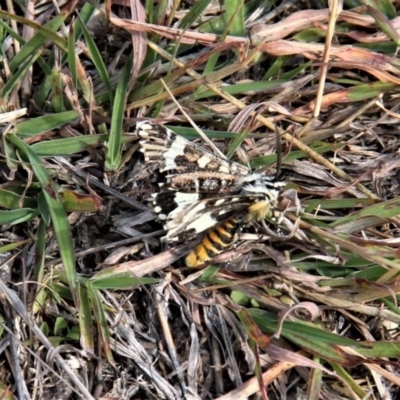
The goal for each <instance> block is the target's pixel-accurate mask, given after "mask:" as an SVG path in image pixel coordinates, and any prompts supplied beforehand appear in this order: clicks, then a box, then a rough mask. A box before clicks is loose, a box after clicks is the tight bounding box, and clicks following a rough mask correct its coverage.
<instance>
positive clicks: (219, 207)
mask: <svg viewBox="0 0 400 400" xmlns="http://www.w3.org/2000/svg"><path fill="white" fill-rule="evenodd" d="M136 130H137V134H138V136H139V137H140V138H141V140H140V147H141V151H142V152H143V153H144V158H145V162H146V164H147V165H149V166H153V167H154V168H155V169H156V171H158V172H159V173H160V179H164V181H163V182H159V185H160V190H159V191H158V192H157V193H155V194H154V195H153V208H154V211H155V212H156V213H157V214H158V217H159V219H160V220H161V221H163V223H164V228H165V229H166V230H167V234H166V236H165V237H164V238H163V240H164V241H165V242H167V243H174V242H182V241H186V240H191V239H193V238H195V237H196V236H197V235H198V234H201V233H205V235H204V238H203V241H202V242H201V243H200V244H199V245H198V246H197V247H196V249H195V250H194V251H193V252H192V253H191V254H189V256H188V257H187V260H186V262H187V264H188V265H189V264H196V263H204V262H205V261H207V260H208V259H210V258H212V257H213V256H215V255H217V254H219V253H221V252H222V251H223V250H224V249H225V248H227V247H229V246H230V245H231V244H232V243H233V242H234V241H235V240H237V236H238V230H239V228H240V227H241V226H244V225H249V224H251V223H253V222H257V221H261V220H262V219H264V218H265V217H267V218H270V219H272V220H275V221H277V222H279V221H278V220H279V219H280V214H279V212H278V211H277V210H276V207H277V204H278V197H279V194H280V192H281V190H282V188H283V187H284V186H285V182H283V181H281V180H279V179H277V178H276V177H274V176H269V175H265V174H259V173H254V172H252V171H251V170H250V169H249V168H246V167H244V166H242V165H240V164H237V163H235V162H232V161H229V160H226V159H223V158H221V157H219V156H216V155H214V154H212V153H211V152H209V151H208V150H206V149H204V148H203V147H201V146H199V145H197V144H195V143H192V142H190V141H188V140H186V139H184V138H182V137H181V136H178V135H176V134H175V133H174V132H172V131H171V130H170V129H167V128H165V127H163V126H160V125H156V124H153V123H151V122H149V121H143V122H139V123H138V124H137V127H136ZM199 246H200V247H199ZM202 246H203V247H202ZM191 255H192V257H191Z"/></svg>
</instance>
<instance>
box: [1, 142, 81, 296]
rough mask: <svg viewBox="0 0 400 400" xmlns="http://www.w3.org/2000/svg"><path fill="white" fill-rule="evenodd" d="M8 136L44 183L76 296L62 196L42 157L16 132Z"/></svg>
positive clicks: (43, 192) (61, 253) (62, 257)
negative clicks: (42, 161)
mask: <svg viewBox="0 0 400 400" xmlns="http://www.w3.org/2000/svg"><path fill="white" fill-rule="evenodd" d="M7 138H8V139H9V141H10V142H11V143H13V144H14V145H15V146H16V147H17V148H18V149H19V151H20V152H21V153H22V154H23V155H24V156H26V157H27V158H28V160H29V162H30V164H31V167H32V170H33V172H34V174H35V176H36V179H37V180H38V181H39V182H40V184H41V185H42V194H43V196H44V198H45V200H46V203H47V206H48V209H49V212H50V215H51V220H52V222H53V229H54V232H55V234H56V237H57V242H58V245H59V248H60V256H61V259H62V261H63V265H64V268H65V271H66V273H67V277H68V284H69V287H70V289H71V293H72V294H73V296H75V294H76V271H75V253H74V249H73V244H72V236H71V231H70V226H69V223H68V217H67V214H66V212H65V210H64V207H63V204H62V201H61V199H60V196H59V195H58V193H57V189H56V186H55V185H54V184H53V183H52V181H51V180H50V178H49V176H48V174H47V171H46V168H45V167H44V166H43V165H42V164H41V161H40V158H39V157H38V156H37V155H36V154H35V152H34V151H32V149H31V148H30V147H29V146H28V145H27V144H26V143H25V142H24V141H22V140H21V139H20V138H19V137H18V136H17V135H14V134H11V135H8V136H7ZM75 300H76V299H75Z"/></svg>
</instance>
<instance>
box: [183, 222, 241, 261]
mask: <svg viewBox="0 0 400 400" xmlns="http://www.w3.org/2000/svg"><path fill="white" fill-rule="evenodd" d="M239 230H240V226H239V222H238V220H237V219H236V218H231V219H228V220H227V221H225V222H222V223H221V224H219V225H217V226H216V227H214V228H212V229H210V230H209V231H208V232H207V233H206V234H205V236H204V237H203V239H202V241H201V242H200V243H199V244H198V245H197V246H196V247H195V249H194V250H192V252H191V253H190V254H189V255H188V256H187V257H186V259H185V262H186V265H187V266H188V267H197V266H199V265H202V264H204V263H206V262H207V261H209V260H211V259H212V258H213V257H215V256H217V255H218V254H221V253H222V252H223V251H225V250H226V249H227V248H228V247H230V246H231V245H232V244H233V243H235V242H236V241H237V239H238V237H239Z"/></svg>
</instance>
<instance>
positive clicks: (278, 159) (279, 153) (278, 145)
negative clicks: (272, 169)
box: [275, 124, 282, 181]
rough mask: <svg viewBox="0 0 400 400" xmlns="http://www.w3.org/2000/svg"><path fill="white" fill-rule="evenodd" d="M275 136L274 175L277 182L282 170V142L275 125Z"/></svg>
mask: <svg viewBox="0 0 400 400" xmlns="http://www.w3.org/2000/svg"><path fill="white" fill-rule="evenodd" d="M275 135H276V173H275V180H277V181H279V179H280V176H281V168H282V141H281V135H280V134H279V132H278V127H277V126H276V124H275Z"/></svg>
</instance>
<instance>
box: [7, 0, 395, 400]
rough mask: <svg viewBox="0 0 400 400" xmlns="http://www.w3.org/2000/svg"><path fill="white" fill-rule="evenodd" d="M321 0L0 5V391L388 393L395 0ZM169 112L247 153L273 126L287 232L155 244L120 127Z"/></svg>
mask: <svg viewBox="0 0 400 400" xmlns="http://www.w3.org/2000/svg"><path fill="white" fill-rule="evenodd" d="M322 3H324V2H313V1H311V2H310V4H307V6H306V5H305V4H303V2H300V1H283V2H275V6H276V8H274V7H273V6H272V5H271V6H269V5H268V4H269V2H266V1H261V0H260V1H259V0H255V1H249V2H245V4H244V6H243V7H241V3H240V2H235V1H226V2H224V4H223V5H222V4H220V3H217V2H216V3H211V2H209V1H204V2H201V1H196V2H193V4H192V3H190V2H186V3H173V4H172V5H171V4H170V3H168V4H167V3H166V2H163V1H161V2H159V3H152V2H150V1H147V2H146V10H144V9H143V7H141V6H140V3H139V2H136V1H134V0H132V1H131V2H130V4H128V2H124V1H118V2H117V1H115V2H114V4H113V6H112V7H111V2H109V3H107V4H106V6H105V7H99V8H98V9H97V10H95V8H93V6H92V5H91V4H89V3H85V4H84V5H82V4H78V3H74V2H67V5H66V6H65V8H63V9H62V10H61V11H60V10H57V9H56V8H55V7H54V5H53V4H52V3H45V4H37V5H36V6H34V5H33V3H28V8H27V9H21V8H18V6H17V4H16V2H14V3H12V4H11V3H7V7H8V8H7V11H4V10H0V16H1V17H2V18H3V19H2V21H1V27H2V38H3V41H2V43H3V58H2V63H1V67H0V68H1V69H0V71H1V78H2V82H1V95H0V98H1V99H2V103H1V105H2V111H3V114H2V115H1V116H2V121H1V127H2V131H3V136H2V142H1V145H0V151H1V155H2V163H1V164H0V168H1V172H2V175H1V176H2V178H1V186H0V224H1V233H0V240H1V241H0V256H1V259H2V260H3V262H2V263H1V266H0V271H1V277H2V280H0V289H1V290H0V293H1V294H2V301H1V306H0V318H1V327H2V331H1V342H0V343H1V346H0V360H1V363H0V390H3V392H2V398H4V399H11V398H13V396H15V397H16V398H18V399H28V398H32V399H64V398H65V399H68V398H71V399H75V398H76V399H78V398H85V399H92V398H104V399H106V398H118V399H153V398H154V399H181V398H187V399H219V400H222V399H223V400H227V399H235V400H238V399H245V398H253V399H256V398H263V399H266V398H269V399H293V398H307V399H312V400H313V399H318V398H321V399H389V398H393V399H394V398H397V396H399V390H398V387H399V383H400V382H399V373H398V370H399V364H398V362H397V359H398V358H399V357H400V346H399V345H398V342H397V334H398V330H399V329H398V324H399V322H400V315H399V311H398V307H397V292H398V291H399V290H400V286H399V284H398V282H397V276H398V271H399V268H400V263H399V258H400V254H399V251H398V247H399V239H398V236H399V224H400V221H399V218H398V215H399V214H400V200H399V190H400V188H399V174H398V166H399V161H398V160H399V136H400V135H399V133H400V131H399V129H398V128H397V126H398V119H399V114H398V113H399V103H398V94H397V92H398V86H399V83H400V73H399V71H400V70H399V60H398V57H397V53H396V52H397V45H398V43H399V35H398V31H397V28H398V18H399V17H398V16H397V14H396V10H398V9H399V7H400V5H399V2H397V1H393V2H390V1H381V2H378V3H379V5H378V6H377V7H376V8H372V7H371V6H365V5H364V6H362V5H361V4H360V5H358V6H357V5H356V4H355V3H357V1H353V2H350V1H349V2H347V3H346V4H345V6H344V8H343V9H342V8H341V4H340V1H332V2H331V3H332V4H331V9H330V10H328V9H327V8H324V7H325V6H324V5H323V4H322ZM360 3H361V2H360ZM93 4H95V3H93ZM12 7H14V8H15V9H13V8H12ZM397 13H398V12H397ZM146 15H147V17H146ZM132 52H133V57H132ZM177 103H178V104H177ZM184 112H186V113H187V114H188V115H189V116H190V119H191V120H192V121H193V122H194V123H196V124H197V125H198V126H199V127H200V128H202V130H203V131H204V133H205V135H206V136H207V137H208V138H210V139H212V143H213V145H214V146H217V148H218V149H219V150H220V151H221V152H222V153H223V154H226V155H228V156H229V157H232V158H233V159H235V160H236V161H239V162H242V163H244V164H246V165H250V166H251V167H252V168H256V169H261V170H264V171H273V169H274V163H275V161H276V155H275V151H276V141H275V126H277V127H278V128H277V129H278V130H279V134H280V137H281V140H282V152H283V170H284V173H285V175H286V177H287V180H288V185H287V188H286V189H287V191H286V194H285V195H284V198H283V199H282V207H287V212H286V214H285V215H286V218H285V221H284V223H283V229H285V230H286V233H287V234H289V233H291V236H292V237H291V238H290V239H288V240H277V239H276V238H272V239H271V240H269V239H268V238H267V237H265V235H262V234H260V232H262V230H261V231H258V232H256V231H255V230H254V229H249V230H247V231H246V232H244V234H243V236H242V238H241V239H242V240H241V241H240V243H239V244H238V245H237V246H236V247H235V248H234V249H231V250H230V251H228V252H226V253H224V254H222V255H220V256H219V257H218V258H217V259H216V260H215V262H214V263H213V264H212V265H210V266H207V267H205V268H202V269H199V270H193V269H189V268H187V267H182V261H181V260H180V259H181V257H182V255H184V254H186V253H187V252H188V251H189V250H190V249H191V248H192V246H193V245H192V244H189V245H178V246H176V247H172V248H165V247H163V246H162V245H160V241H159V239H160V237H161V236H162V226H161V225H160V224H159V223H158V222H157V221H156V220H155V216H154V215H153V213H152V212H151V210H150V209H149V208H148V203H147V199H148V198H149V196H150V195H151V194H152V193H153V192H154V191H155V190H157V182H154V176H153V175H151V174H150V172H149V169H148V168H147V167H146V165H144V163H143V159H142V157H141V154H140V153H139V151H138V141H137V137H136V135H135V133H134V125H135V122H136V121H137V120H142V119H150V120H152V121H153V122H156V123H160V124H164V123H165V124H167V125H168V126H169V127H170V128H171V129H173V130H174V131H175V132H176V133H178V134H180V135H183V136H185V137H186V138H189V139H195V138H198V134H197V133H196V131H195V130H194V129H193V128H192V127H191V125H190V124H189V122H188V117H187V115H186V114H185V113H184ZM271 173H273V172H271ZM296 396H298V397H296Z"/></svg>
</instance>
